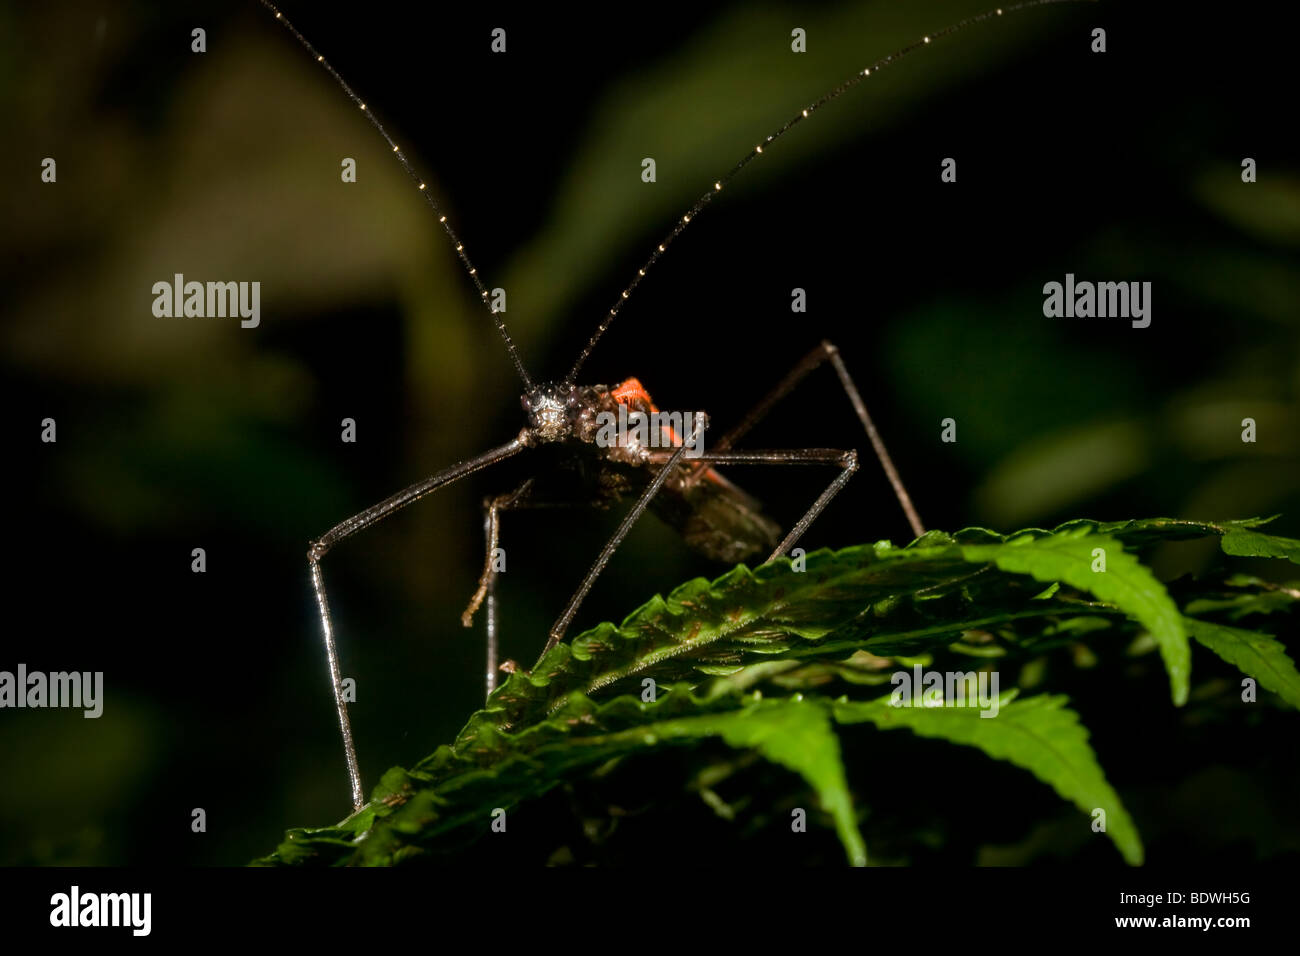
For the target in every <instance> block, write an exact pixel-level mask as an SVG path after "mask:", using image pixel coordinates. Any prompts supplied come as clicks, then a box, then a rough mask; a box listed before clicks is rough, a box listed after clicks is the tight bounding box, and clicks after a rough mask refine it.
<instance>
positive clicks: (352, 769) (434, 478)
mask: <svg viewBox="0 0 1300 956" xmlns="http://www.w3.org/2000/svg"><path fill="white" fill-rule="evenodd" d="M523 449H524V443H523V441H522V440H520V439H519V438H516V439H515V440H514V441H511V442H509V443H507V444H505V445H502V446H500V447H499V448H494V449H492V450H491V451H489V452H487V453H485V454H482V455H479V456H478V457H477V458H471V459H469V460H468V461H462V462H460V463H459V464H456V465H452V466H451V467H450V468H447V469H444V470H443V471H440V472H438V473H437V474H435V475H430V476H429V477H428V478H425V479H424V480H423V481H417V482H416V483H415V484H413V485H411V486H410V487H408V488H404V489H402V490H401V491H399V492H397V494H395V495H392V496H391V497H388V498H385V499H384V500H383V501H381V502H380V503H379V504H377V505H373V506H372V507H370V508H367V509H366V510H365V511H362V512H361V513H360V514H355V515H353V516H352V517H351V518H348V519H347V520H346V521H341V522H339V523H338V524H337V525H335V526H334V527H333V528H331V529H330V530H329V531H327V532H325V533H324V534H323V535H321V536H320V537H319V538H318V539H317V540H316V541H315V542H313V543H312V546H311V547H310V548H309V549H308V550H307V565H308V567H309V568H310V570H311V585H312V590H313V591H314V592H315V594H316V607H317V609H318V611H319V612H320V624H321V634H322V636H323V638H324V641H325V657H326V660H327V662H328V663H329V671H330V684H331V686H332V687H333V689H334V707H335V709H336V710H337V712H338V718H339V731H340V732H341V733H342V735H343V754H344V757H345V758H346V759H347V765H348V780H349V782H350V784H351V788H352V806H353V809H356V810H360V809H361V807H362V805H363V804H364V803H365V799H364V797H363V795H362V790H361V771H360V769H359V768H358V766H357V749H356V745H355V744H354V743H353V740H352V724H351V722H350V721H349V720H348V707H347V703H346V702H345V701H344V699H343V676H342V673H341V672H340V670H339V657H338V648H337V646H336V645H335V641H334V626H333V623H332V622H331V620H330V611H329V601H328V600H327V598H326V596H325V576H324V575H323V574H322V573H321V568H320V560H321V558H323V557H324V556H325V555H326V553H328V552H329V550H330V549H331V548H332V547H334V545H336V544H338V543H339V542H340V541H342V540H343V539H345V538H349V537H351V536H352V535H354V534H356V533H357V532H359V531H364V530H365V529H366V528H369V527H370V526H371V525H373V524H375V523H376V522H378V521H381V520H383V519H384V518H387V517H388V516H389V515H391V514H393V513H394V512H396V511H400V510H401V509H403V508H405V507H406V506H407V505H409V504H412V503H414V502H416V501H419V500H420V499H421V498H423V497H424V496H425V495H427V494H430V493H431V492H434V491H436V490H438V489H439V488H441V487H442V486H444V485H448V484H450V483H451V482H453V481H455V480H456V479H458V478H463V477H465V476H466V475H469V474H472V473H474V472H476V471H478V470H479V469H480V468H486V467H487V466H488V465H494V464H496V463H497V462H499V461H503V460H504V459H506V458H509V457H510V456H512V455H515V454H517V453H519V452H520V451H522V450H523Z"/></svg>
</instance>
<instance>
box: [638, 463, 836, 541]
mask: <svg viewBox="0 0 1300 956" xmlns="http://www.w3.org/2000/svg"><path fill="white" fill-rule="evenodd" d="M655 457H656V455H655V454H654V453H652V454H651V461H654V460H655ZM692 462H708V463H710V464H731V465H838V466H839V468H840V469H841V470H840V473H839V474H838V475H836V476H835V480H834V481H832V482H831V483H830V484H829V485H828V486H827V487H826V490H825V491H823V492H822V493H821V495H820V496H819V497H818V498H817V500H816V501H814V502H813V504H812V507H811V508H809V509H808V511H807V512H806V513H805V514H804V516H803V517H802V518H800V519H799V521H798V522H797V523H796V524H795V526H794V527H793V528H791V529H790V533H789V534H787V535H786V536H785V540H784V541H782V542H781V543H780V544H779V545H777V548H776V550H775V551H773V552H772V554H771V556H770V557H768V559H767V561H766V562H764V563H769V562H772V561H775V560H776V559H777V558H779V557H781V555H783V554H785V552H786V550H787V549H789V548H791V547H793V546H794V543H795V542H796V541H798V540H799V539H800V538H801V537H803V534H804V532H805V531H807V530H808V526H809V525H811V524H812V523H813V522H814V521H816V520H817V516H818V515H819V514H821V513H822V511H824V510H825V508H826V506H827V505H828V504H830V502H831V499H832V498H834V497H835V496H836V495H837V494H839V492H840V489H841V488H843V487H844V486H845V485H846V484H848V481H849V479H850V478H852V477H853V473H854V472H855V471H857V470H858V453H857V452H856V451H841V450H839V449H838V448H792V449H776V450H769V451H716V450H715V451H710V452H705V453H704V454H702V455H700V456H699V457H698V458H693V459H692Z"/></svg>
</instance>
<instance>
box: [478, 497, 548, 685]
mask: <svg viewBox="0 0 1300 956" xmlns="http://www.w3.org/2000/svg"><path fill="white" fill-rule="evenodd" d="M532 484H533V480H532V479H531V478H529V479H528V480H527V481H525V482H524V483H523V484H522V485H520V486H519V487H518V488H516V489H515V490H514V491H512V492H510V493H509V494H506V495H497V496H496V497H495V498H486V499H484V501H483V536H484V538H485V539H486V551H487V557H486V559H485V560H484V562H483V573H482V575H480V576H479V579H478V589H477V590H475V592H474V595H473V597H471V598H470V599H469V605H468V606H467V607H466V608H465V610H464V611H463V612H462V613H461V615H460V623H461V624H463V625H464V626H465V627H470V626H471V625H473V623H474V612H476V611H477V610H478V609H479V607H480V606H481V605H482V604H483V602H484V601H485V600H486V601H487V677H486V682H487V696H488V697H491V696H492V691H494V690H496V686H497V614H496V583H497V572H496V567H495V565H496V550H497V547H498V545H499V544H500V541H501V512H502V511H509V510H510V509H511V508H514V507H518V505H519V503H520V501H521V500H522V499H523V498H524V497H525V496H526V495H527V494H528V491H529V489H530V488H531V487H532Z"/></svg>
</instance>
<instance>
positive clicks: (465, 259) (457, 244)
mask: <svg viewBox="0 0 1300 956" xmlns="http://www.w3.org/2000/svg"><path fill="white" fill-rule="evenodd" d="M261 3H262V6H264V7H266V9H268V10H270V11H271V12H272V13H274V14H275V18H276V19H277V20H279V21H280V22H281V23H283V24H284V28H285V29H286V30H288V31H289V32H290V33H292V34H293V35H294V37H295V38H296V39H297V41H298V42H299V43H301V44H302V47H303V49H305V50H306V51H307V52H308V53H310V54H311V55H312V58H313V59H314V60H315V61H316V62H317V63H319V64H320V65H321V66H323V67H324V68H325V70H326V72H328V73H329V75H330V76H332V77H334V82H336V83H338V85H339V87H340V88H341V89H342V90H343V92H344V93H346V94H347V95H348V96H349V97H351V99H352V102H353V103H356V104H357V106H358V108H360V110H361V112H363V113H365V114H366V119H368V120H370V125H371V126H373V127H374V128H375V129H377V130H378V131H379V135H380V136H382V137H383V138H384V142H386V143H387V144H388V145H389V146H391V147H392V149H393V155H394V156H396V157H397V161H398V162H399V163H401V164H402V168H403V169H405V170H406V174H407V175H408V176H410V177H411V181H412V182H414V183H415V185H416V188H417V189H418V190H419V191H420V194H421V195H423V196H424V200H425V202H427V203H428V204H429V208H430V209H432V210H433V214H434V215H435V216H437V217H438V222H440V223H441V224H442V231H443V232H445V233H446V234H447V238H448V239H450V240H451V244H452V247H453V248H454V249H455V250H456V255H457V256H459V257H460V261H461V263H462V264H463V265H464V266H465V271H466V272H468V273H469V277H470V279H472V280H473V281H474V288H476V289H478V294H479V298H480V299H481V300H482V302H483V305H484V307H485V308H486V309H487V310H488V312H489V313H491V315H492V322H493V324H494V325H496V327H497V332H499V333H500V334H501V340H502V341H503V342H505V344H506V351H507V352H509V353H510V361H511V362H513V363H514V365H515V371H516V372H518V373H519V377H520V378H521V379H523V381H524V388H525V389H527V390H529V391H531V390H532V388H533V380H532V379H531V378H530V377H529V376H528V370H527V369H525V368H524V363H523V362H522V361H521V360H520V358H519V351H518V349H516V348H515V343H514V342H513V341H512V340H511V338H510V333H509V332H508V331H507V330H506V323H505V321H504V320H503V319H502V318H501V313H500V312H499V311H497V309H496V307H495V306H493V305H492V303H491V302H490V301H489V298H490V294H489V292H488V290H487V286H485V285H484V284H483V280H482V279H480V278H479V277H478V269H476V268H475V267H474V263H472V262H470V261H469V256H468V255H467V254H466V252H465V244H464V243H463V242H461V241H460V237H459V236H457V235H456V230H454V229H452V228H451V223H449V222H448V221H447V216H446V214H445V213H443V211H442V209H441V208H440V207H439V206H438V201H437V200H436V199H434V198H433V194H432V193H431V192H430V191H429V189H428V186H427V184H426V183H425V182H424V180H423V179H421V178H420V174H419V173H417V172H416V171H415V167H413V166H412V165H411V163H410V161H409V160H408V159H407V158H406V154H405V153H403V152H402V150H401V149H400V148H399V147H398V145H397V144H396V143H395V142H393V138H392V137H391V136H389V135H388V131H387V130H386V129H384V126H383V124H382V123H380V122H379V119H378V118H377V117H376V116H375V114H374V113H373V112H371V111H370V109H369V108H368V107H367V106H366V103H365V100H363V99H362V98H361V97H359V96H357V94H356V93H355V92H354V91H353V89H352V87H350V86H348V84H347V81H346V80H344V79H343V77H342V76H340V75H339V72H338V70H336V69H334V67H333V66H331V65H330V63H329V61H327V60H326V59H325V57H323V56H321V55H320V54H319V53H318V52H316V48H315V47H314V46H312V45H311V43H309V42H308V41H307V38H306V37H305V36H303V35H302V34H301V33H299V32H298V28H297V27H295V26H294V25H293V24H292V23H290V22H289V18H288V17H286V16H285V15H284V14H283V13H281V12H280V10H279V9H278V8H277V7H276V5H275V4H273V3H271V2H270V0H261Z"/></svg>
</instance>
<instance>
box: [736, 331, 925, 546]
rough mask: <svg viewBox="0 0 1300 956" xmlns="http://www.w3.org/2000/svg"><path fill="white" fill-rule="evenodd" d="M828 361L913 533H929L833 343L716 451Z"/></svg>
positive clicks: (804, 363) (802, 364) (807, 360)
mask: <svg viewBox="0 0 1300 956" xmlns="http://www.w3.org/2000/svg"><path fill="white" fill-rule="evenodd" d="M828 361H829V362H830V363H831V367H832V368H834V369H835V375H836V377H837V378H838V379H839V382H840V385H841V387H843V389H844V394H845V395H847V396H848V399H849V404H851V405H852V406H853V411H854V413H856V414H857V416H858V421H860V422H862V427H863V428H864V429H866V432H867V438H868V439H869V440H870V441H871V447H872V449H873V450H874V451H875V453H876V459H877V460H878V461H879V462H880V467H881V468H883V469H884V470H885V475H886V477H888V478H889V484H890V486H891V487H892V488H893V489H894V495H895V497H897V498H898V503H899V504H900V505H901V506H902V508H903V513H904V514H905V515H907V522H908V524H910V525H911V526H912V534H913V535H915V536H916V537H918V538H919V537H921V535H923V534H925V526H924V525H923V524H922V523H921V516H920V515H919V514H917V511H916V508H915V506H914V505H913V504H912V497H911V495H909V494H908V493H907V488H906V487H905V486H904V485H903V479H902V478H901V477H900V476H899V474H898V469H897V468H895V467H894V462H893V459H891V458H890V457H889V451H888V450H887V449H886V448H885V442H884V440H883V439H882V438H881V437H880V433H879V432H878V431H877V430H876V425H875V423H874V422H873V421H872V420H871V416H870V415H869V414H868V413H867V406H866V403H865V402H863V401H862V395H861V394H860V393H859V392H858V387H857V385H855V384H854V382H853V377H852V376H851V375H849V370H848V368H846V367H845V365H844V360H843V359H842V358H840V350H839V349H837V348H836V347H835V345H834V344H833V343H831V342H827V341H823V342H822V343H821V344H820V345H818V346H817V347H816V348H815V349H813V350H812V351H811V352H809V353H808V354H807V355H805V356H804V357H803V358H802V359H800V360H799V362H798V364H796V365H795V367H794V368H793V369H791V370H790V372H789V373H788V374H787V375H786V376H785V378H783V379H781V381H780V382H778V383H777V385H776V387H775V388H773V389H772V391H770V392H769V393H768V394H767V395H766V396H765V397H764V398H763V400H762V401H760V402H759V403H758V404H757V405H755V406H754V408H753V410H751V411H750V413H749V414H748V415H746V416H745V417H744V418H742V419H741V420H740V423H739V424H737V425H736V426H735V427H734V428H732V429H731V430H730V431H729V432H727V433H726V434H725V435H723V436H722V437H721V438H720V439H718V440H717V441H716V442H714V444H713V448H714V450H715V451H725V450H726V449H728V448H731V447H732V446H734V445H735V443H736V442H737V441H738V440H739V439H740V437H741V436H742V435H744V434H745V433H746V432H748V431H749V430H750V429H751V428H753V427H754V426H755V425H757V424H758V423H759V422H760V421H762V419H763V418H764V416H766V415H767V413H768V412H770V411H771V410H772V408H773V406H775V405H776V403H777V402H779V401H781V399H783V398H785V397H786V396H787V395H789V394H790V393H791V392H792V391H794V389H795V386H797V385H798V384H799V383H800V382H802V381H803V380H804V379H805V378H807V377H808V374H809V373H810V372H812V371H813V370H814V369H816V368H817V367H818V366H820V365H822V364H823V363H825V362H828ZM846 480H847V479H846ZM837 490H838V489H837ZM787 546H788V545H787V544H783V545H782V548H783V549H784V548H785V547H787Z"/></svg>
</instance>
